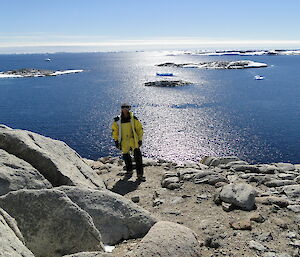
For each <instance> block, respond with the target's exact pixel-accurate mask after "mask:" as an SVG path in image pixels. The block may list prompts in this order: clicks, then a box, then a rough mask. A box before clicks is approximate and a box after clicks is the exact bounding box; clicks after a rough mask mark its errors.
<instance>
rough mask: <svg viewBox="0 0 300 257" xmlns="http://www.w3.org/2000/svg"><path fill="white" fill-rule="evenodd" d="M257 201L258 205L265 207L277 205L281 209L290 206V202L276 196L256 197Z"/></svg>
mask: <svg viewBox="0 0 300 257" xmlns="http://www.w3.org/2000/svg"><path fill="white" fill-rule="evenodd" d="M255 200H256V202H257V203H262V204H265V205H271V204H276V205H278V206H280V207H287V206H288V205H289V204H290V201H289V200H287V199H285V198H282V197H276V196H264V197H256V198H255Z"/></svg>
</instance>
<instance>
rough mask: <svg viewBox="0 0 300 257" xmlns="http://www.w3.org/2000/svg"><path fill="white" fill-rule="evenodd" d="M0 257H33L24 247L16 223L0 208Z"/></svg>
mask: <svg viewBox="0 0 300 257" xmlns="http://www.w3.org/2000/svg"><path fill="white" fill-rule="evenodd" d="M0 257H34V255H33V253H32V252H31V251H30V250H29V249H28V248H27V247H26V246H25V245H24V241H23V236H22V234H21V233H20V231H19V229H18V227H17V224H16V221H15V220H14V219H13V218H12V217H10V216H9V214H8V213H7V212H5V211H4V210H3V209H1V208H0Z"/></svg>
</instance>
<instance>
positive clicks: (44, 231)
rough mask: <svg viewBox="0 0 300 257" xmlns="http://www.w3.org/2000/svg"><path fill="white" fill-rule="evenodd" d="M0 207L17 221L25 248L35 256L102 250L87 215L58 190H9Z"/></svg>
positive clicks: (99, 238)
mask: <svg viewBox="0 0 300 257" xmlns="http://www.w3.org/2000/svg"><path fill="white" fill-rule="evenodd" d="M0 206H1V207H2V208H3V209H5V210H6V211H7V212H8V213H9V214H10V215H11V216H12V217H14V218H15V219H16V220H17V223H18V227H19V228H20V231H21V232H22V234H23V236H24V239H25V242H26V245H27V247H28V248H29V249H30V250H31V251H32V252H33V253H34V255H35V256H37V257H38V256H41V257H42V256H43V257H55V256H62V255H65V254H71V253H76V252H81V251H94V250H97V251H101V250H102V248H101V235H100V233H99V231H98V230H97V229H96V228H95V226H94V223H93V220H92V218H91V216H90V215H88V214H87V213H86V212H85V211H83V210H82V209H81V208H80V207H79V206H78V205H76V204H75V203H73V202H72V201H71V200H70V198H68V197H67V196H66V194H65V193H63V192H61V191H58V190H55V189H41V190H27V189H24V190H19V191H12V192H10V193H8V194H6V195H4V196H1V197H0Z"/></svg>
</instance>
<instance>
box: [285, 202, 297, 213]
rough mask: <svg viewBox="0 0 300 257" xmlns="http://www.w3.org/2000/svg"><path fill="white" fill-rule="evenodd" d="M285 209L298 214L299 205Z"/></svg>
mask: <svg viewBox="0 0 300 257" xmlns="http://www.w3.org/2000/svg"><path fill="white" fill-rule="evenodd" d="M287 208H288V209H289V210H291V211H293V212H295V213H299V212H300V204H294V205H289V206H288V207H287Z"/></svg>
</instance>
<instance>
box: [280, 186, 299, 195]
mask: <svg viewBox="0 0 300 257" xmlns="http://www.w3.org/2000/svg"><path fill="white" fill-rule="evenodd" d="M282 190H283V192H284V193H285V194H286V195H287V196H288V197H290V198H299V197H300V185H289V186H284V187H282Z"/></svg>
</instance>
